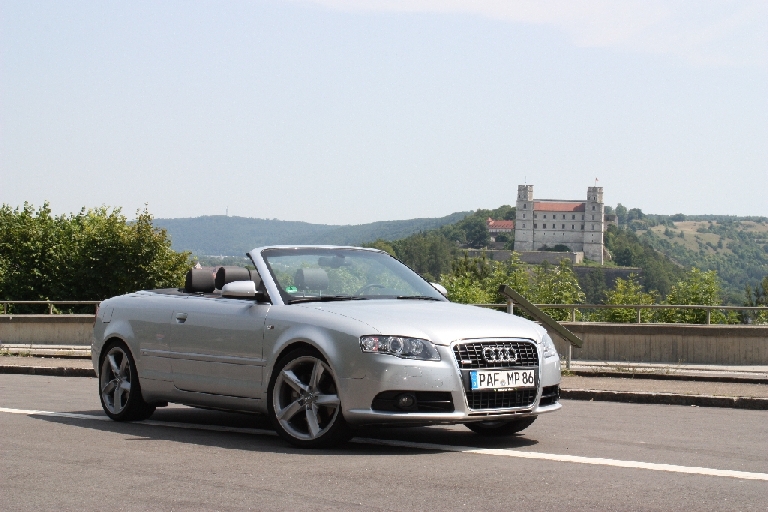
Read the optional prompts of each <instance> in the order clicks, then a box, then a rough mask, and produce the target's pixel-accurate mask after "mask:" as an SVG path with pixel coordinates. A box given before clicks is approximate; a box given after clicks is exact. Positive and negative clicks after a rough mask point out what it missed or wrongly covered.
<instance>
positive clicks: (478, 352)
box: [453, 341, 539, 370]
mask: <svg viewBox="0 0 768 512" xmlns="http://www.w3.org/2000/svg"><path fill="white" fill-rule="evenodd" d="M486 347H497V348H499V349H508V350H509V349H512V350H514V351H515V353H516V354H517V361H515V362H496V361H494V362H488V361H486V360H485V359H484V358H483V349H484V348H486ZM453 355H454V356H455V357H456V363H457V364H458V365H459V368H460V369H462V370H470V369H476V368H513V367H517V366H523V367H529V368H530V367H538V366H539V352H538V351H537V350H536V345H534V344H533V343H532V342H530V341H477V342H470V343H460V344H457V345H454V346H453Z"/></svg>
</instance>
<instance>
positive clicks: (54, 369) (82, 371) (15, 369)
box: [0, 366, 96, 377]
mask: <svg viewBox="0 0 768 512" xmlns="http://www.w3.org/2000/svg"><path fill="white" fill-rule="evenodd" d="M0 373H5V374H16V375H20V374H21V375H48V376H51V377H96V372H95V371H94V370H93V368H67V367H61V366H0Z"/></svg>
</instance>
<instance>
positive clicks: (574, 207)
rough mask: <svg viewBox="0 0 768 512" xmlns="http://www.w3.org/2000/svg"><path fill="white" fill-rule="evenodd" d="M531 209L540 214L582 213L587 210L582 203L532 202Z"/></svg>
mask: <svg viewBox="0 0 768 512" xmlns="http://www.w3.org/2000/svg"><path fill="white" fill-rule="evenodd" d="M533 209H534V210H537V211H540V212H542V211H543V212H583V211H586V209H587V208H586V205H585V204H584V203H555V202H551V203H550V202H534V203H533Z"/></svg>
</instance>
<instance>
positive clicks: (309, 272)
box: [293, 268, 328, 290]
mask: <svg viewBox="0 0 768 512" xmlns="http://www.w3.org/2000/svg"><path fill="white" fill-rule="evenodd" d="M293 284H295V285H296V288H298V289H299V290H327V289H328V273H327V272H326V271H325V270H323V269H321V268H300V269H299V270H297V271H296V275H295V276H294V278H293Z"/></svg>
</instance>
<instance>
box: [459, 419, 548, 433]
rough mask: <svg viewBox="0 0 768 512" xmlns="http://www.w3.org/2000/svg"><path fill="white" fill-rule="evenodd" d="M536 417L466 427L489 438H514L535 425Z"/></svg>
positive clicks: (483, 422) (479, 423)
mask: <svg viewBox="0 0 768 512" xmlns="http://www.w3.org/2000/svg"><path fill="white" fill-rule="evenodd" d="M534 421H536V416H527V417H525V418H520V419H517V420H512V421H478V422H476V423H465V424H464V426H465V427H467V428H468V429H469V430H471V431H472V432H474V433H476V434H480V435H481V436H488V437H503V436H512V435H515V434H517V433H518V432H522V431H523V430H525V429H526V428H528V427H530V426H531V425H533V422H534Z"/></svg>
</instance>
